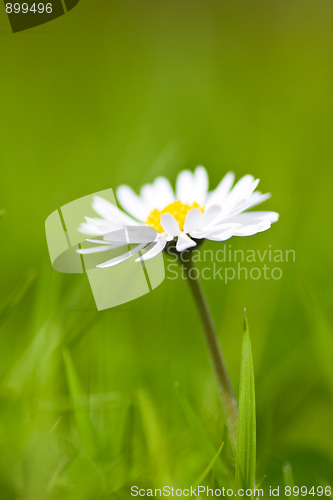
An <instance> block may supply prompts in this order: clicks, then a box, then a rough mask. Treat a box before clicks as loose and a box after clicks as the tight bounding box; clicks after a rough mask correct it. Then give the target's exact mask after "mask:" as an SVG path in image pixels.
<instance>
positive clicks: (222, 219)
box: [78, 167, 279, 268]
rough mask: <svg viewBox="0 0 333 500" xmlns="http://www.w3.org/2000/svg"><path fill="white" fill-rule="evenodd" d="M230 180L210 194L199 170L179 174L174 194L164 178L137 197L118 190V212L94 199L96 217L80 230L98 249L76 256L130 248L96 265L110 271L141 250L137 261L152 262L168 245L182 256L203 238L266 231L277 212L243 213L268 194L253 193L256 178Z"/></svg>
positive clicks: (202, 170)
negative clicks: (235, 181) (173, 245)
mask: <svg viewBox="0 0 333 500" xmlns="http://www.w3.org/2000/svg"><path fill="white" fill-rule="evenodd" d="M234 180H235V176H234V174H233V173H232V172H229V173H227V174H226V175H225V176H224V177H223V179H222V180H221V182H220V183H219V184H218V186H217V187H216V188H215V189H214V190H212V191H209V189H208V175H207V171H206V169H205V168H204V167H197V168H196V169H195V171H194V173H192V172H190V171H189V170H184V171H182V172H180V173H179V175H178V177H177V181H176V189H175V190H173V188H172V186H171V184H170V182H169V181H168V180H167V179H166V178H165V177H158V178H157V179H155V181H154V182H153V183H151V184H146V185H144V186H143V187H142V188H141V191H140V194H139V195H138V194H136V193H135V192H134V191H133V190H132V188H130V187H129V186H125V185H123V186H120V187H119V188H118V189H117V192H116V194H117V199H118V202H119V205H120V206H121V207H122V209H120V208H118V207H116V206H115V205H113V204H112V203H110V202H108V201H106V200H105V199H103V198H101V197H99V196H95V197H94V199H93V204H92V207H93V209H94V211H95V212H96V213H97V214H98V215H99V218H90V217H85V222H83V223H81V225H80V227H79V231H80V232H82V233H84V234H87V235H90V236H94V237H95V238H94V239H91V238H90V239H87V241H88V242H90V243H95V244H96V246H93V247H91V248H85V249H81V250H78V253H81V254H89V253H95V252H102V251H106V250H110V249H113V248H116V247H120V246H124V245H128V244H130V245H134V247H133V248H131V250H129V251H126V252H124V253H123V254H122V255H120V256H118V257H115V258H113V259H111V260H108V261H106V262H104V263H102V264H99V265H98V266H97V267H102V268H103V267H111V266H114V265H116V264H119V263H120V262H123V261H124V260H126V259H128V258H130V257H132V256H134V255H137V254H139V252H140V254H139V255H140V256H139V257H138V258H137V259H136V261H140V260H148V259H151V258H153V257H155V256H156V255H158V254H160V253H161V252H162V251H163V250H164V249H165V247H166V246H167V244H168V243H169V242H174V243H175V247H176V250H177V251H178V252H183V251H185V250H188V249H190V248H193V247H195V246H196V245H197V244H198V243H199V242H200V241H201V240H204V239H208V240H213V241H226V240H228V239H229V238H231V237H232V236H251V235H254V234H256V233H259V232H262V231H266V230H267V229H269V228H270V227H271V224H272V223H273V222H276V221H277V220H278V217H279V216H278V214H277V213H276V212H255V211H251V212H248V211H247V210H249V209H251V208H252V207H254V206H256V205H258V204H259V203H262V202H263V201H265V200H267V199H268V198H269V197H270V194H268V193H267V194H262V193H261V192H259V191H256V188H257V186H258V183H259V179H255V178H254V177H253V176H252V175H245V176H244V177H242V178H241V179H240V180H239V181H238V182H237V183H236V184H235V185H234ZM96 237H98V238H96Z"/></svg>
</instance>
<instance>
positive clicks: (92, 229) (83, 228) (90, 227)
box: [78, 222, 110, 236]
mask: <svg viewBox="0 0 333 500" xmlns="http://www.w3.org/2000/svg"><path fill="white" fill-rule="evenodd" d="M78 231H79V232H80V233H83V234H90V235H91V236H101V235H102V234H105V233H106V232H108V231H110V228H109V227H108V228H107V229H106V230H105V231H102V230H101V228H100V227H99V226H96V225H94V224H87V223H86V222H81V224H80V227H79V228H78Z"/></svg>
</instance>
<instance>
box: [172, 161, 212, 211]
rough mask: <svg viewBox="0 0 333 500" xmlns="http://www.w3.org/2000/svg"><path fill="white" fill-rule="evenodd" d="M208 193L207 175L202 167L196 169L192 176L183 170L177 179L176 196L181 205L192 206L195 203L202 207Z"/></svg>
mask: <svg viewBox="0 0 333 500" xmlns="http://www.w3.org/2000/svg"><path fill="white" fill-rule="evenodd" d="M207 192H208V175H207V171H206V169H205V168H204V167H197V168H196V169H195V171H194V173H193V174H192V172H190V171H189V170H183V171H182V172H180V174H179V175H178V177H177V181H176V194H177V199H178V200H180V201H181V202H182V203H189V204H192V203H194V202H197V203H198V204H199V205H204V204H205V202H206V199H207Z"/></svg>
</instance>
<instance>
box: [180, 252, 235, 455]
mask: <svg viewBox="0 0 333 500" xmlns="http://www.w3.org/2000/svg"><path fill="white" fill-rule="evenodd" d="M183 265H184V269H185V272H186V278H187V282H188V284H189V286H190V288H191V291H192V295H193V298H194V300H195V304H196V306H197V309H198V312H199V315H200V319H201V323H202V326H203V330H204V333H205V338H206V342H207V345H208V349H209V354H210V358H211V362H212V365H213V368H214V372H215V376H216V380H217V384H218V388H219V392H220V396H221V400H222V405H223V408H224V411H225V415H226V423H227V426H228V430H229V436H230V442H231V445H232V448H233V451H234V453H236V446H237V420H238V409H237V401H236V398H235V395H234V391H233V389H232V385H231V382H230V378H229V374H228V371H227V368H226V365H225V362H224V359H223V355H222V352H221V348H220V345H219V341H218V338H217V335H216V331H215V327H214V323H213V320H212V318H211V315H210V311H209V308H208V304H207V302H206V298H205V296H204V293H203V290H202V288H201V284H200V281H199V277H198V271H197V269H196V267H195V265H194V264H193V261H192V259H191V256H189V259H188V260H187V262H183Z"/></svg>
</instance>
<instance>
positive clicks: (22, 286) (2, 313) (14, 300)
mask: <svg viewBox="0 0 333 500" xmlns="http://www.w3.org/2000/svg"><path fill="white" fill-rule="evenodd" d="M36 276H37V271H36V270H35V269H30V270H29V271H28V272H27V273H26V275H25V276H24V278H23V280H22V281H20V283H18V285H17V286H16V287H15V288H14V290H13V292H12V293H11V294H10V295H9V297H8V299H7V300H6V302H5V303H4V304H3V305H2V306H1V307H0V325H1V323H3V322H4V321H5V320H6V319H7V317H8V316H9V315H10V313H11V311H12V310H13V309H14V308H15V307H16V306H17V305H18V304H19V303H20V302H21V300H22V298H23V297H24V296H25V294H26V292H27V291H28V290H29V288H30V286H31V285H32V283H33V282H34V281H35V278H36Z"/></svg>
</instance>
